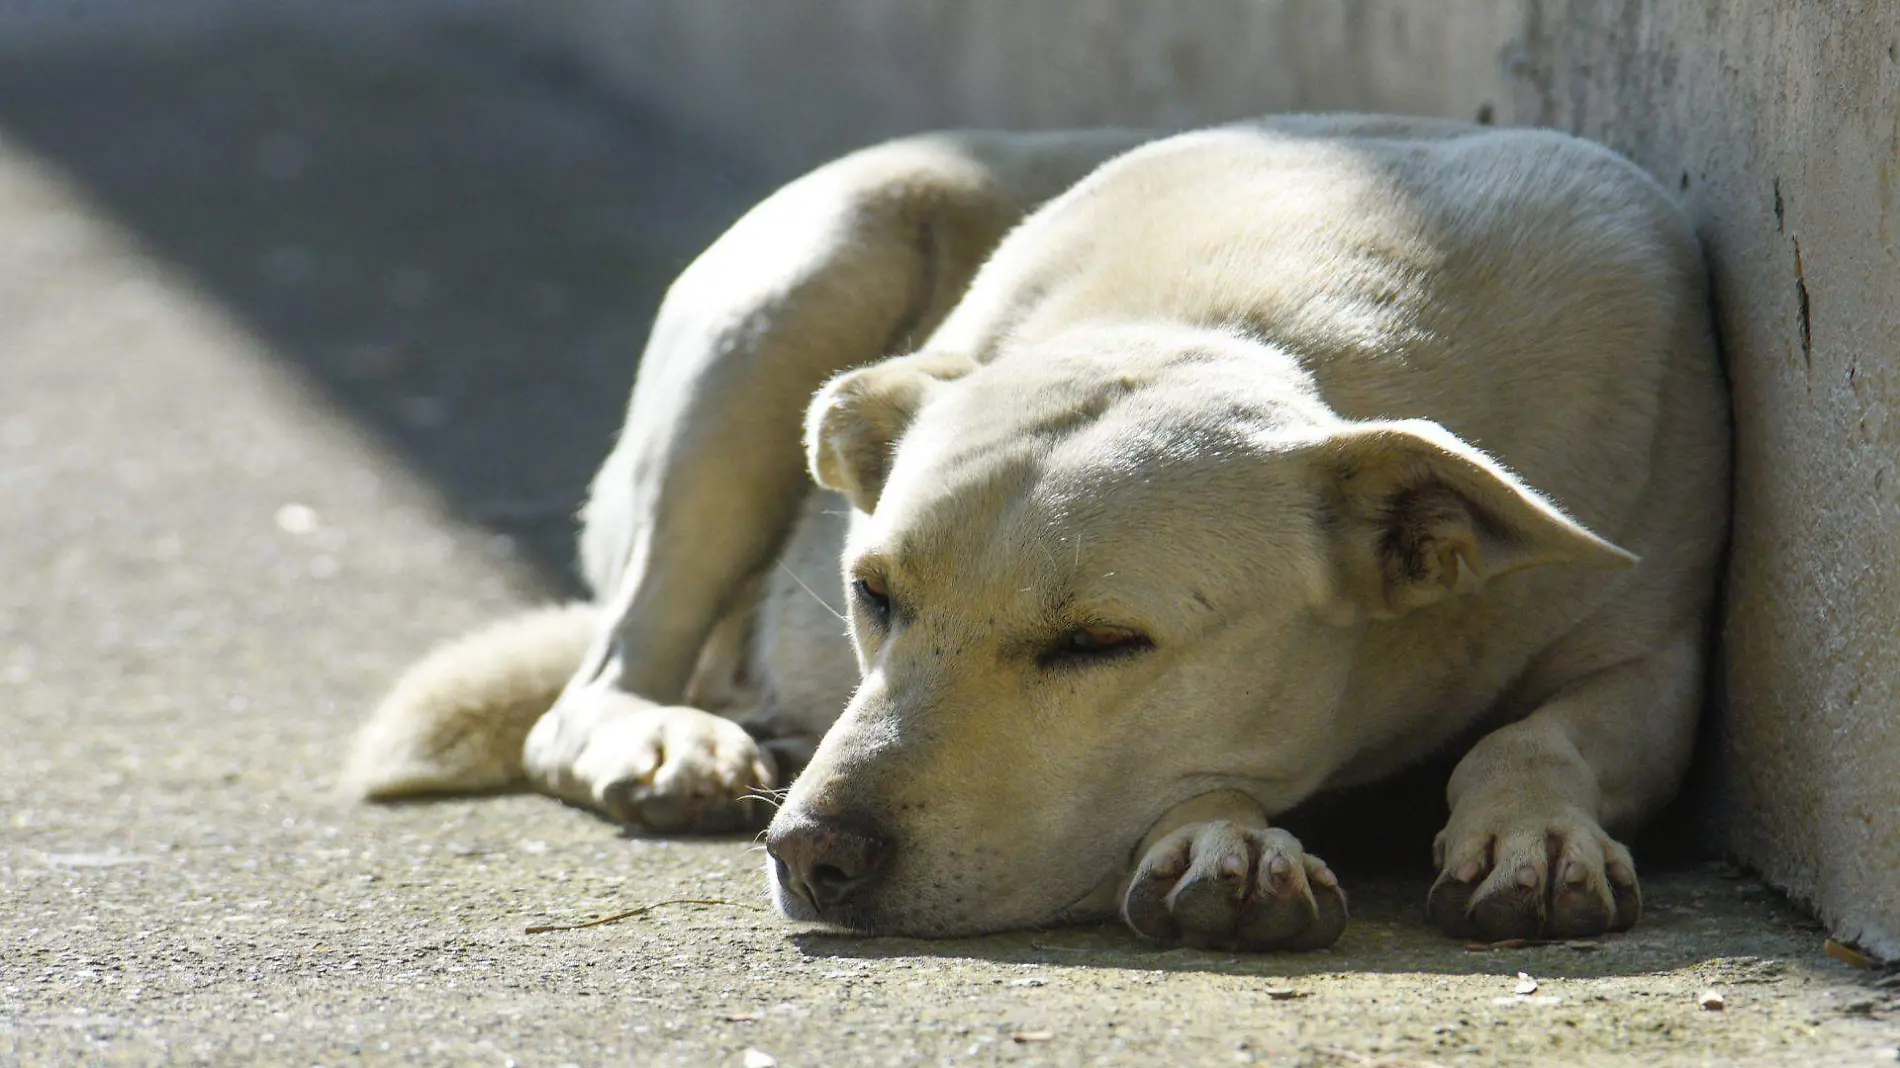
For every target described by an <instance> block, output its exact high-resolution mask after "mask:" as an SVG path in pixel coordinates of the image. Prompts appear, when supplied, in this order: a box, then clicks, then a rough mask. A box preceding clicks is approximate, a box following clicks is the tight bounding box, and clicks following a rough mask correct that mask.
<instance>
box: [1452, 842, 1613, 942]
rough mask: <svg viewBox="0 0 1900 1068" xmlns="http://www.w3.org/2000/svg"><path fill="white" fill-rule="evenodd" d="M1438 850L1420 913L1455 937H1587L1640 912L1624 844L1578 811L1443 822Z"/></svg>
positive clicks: (1603, 931) (1611, 927)
mask: <svg viewBox="0 0 1900 1068" xmlns="http://www.w3.org/2000/svg"><path fill="white" fill-rule="evenodd" d="M1455 823H1456V820H1455V818H1454V824H1455ZM1438 852H1439V873H1438V880H1437V881H1436V882H1435V883H1434V884H1433V885H1432V889H1431V894H1430V896H1429V897H1428V898H1427V899H1426V906H1425V907H1426V913H1427V914H1428V915H1429V916H1430V917H1431V920H1432V922H1433V923H1434V924H1436V925H1437V926H1438V927H1439V928H1440V929H1441V930H1443V931H1444V932H1445V933H1446V934H1449V935H1451V936H1453V937H1455V938H1475V939H1480V940H1483V941H1487V942H1496V941H1503V940H1505V939H1513V938H1588V937H1592V936H1595V935H1600V934H1604V933H1606V932H1610V931H1624V930H1628V929H1629V928H1630V927H1631V926H1633V925H1634V924H1635V923H1636V920H1637V918H1638V917H1639V916H1640V915H1641V913H1642V907H1643V905H1642V891H1641V889H1640V888H1639V886H1638V884H1637V881H1636V865H1635V863H1634V862H1633V861H1631V859H1630V855H1629V850H1628V849H1626V848H1624V847H1623V845H1622V844H1621V843H1620V842H1617V841H1616V840H1615V839H1613V838H1611V837H1610V836H1609V835H1607V834H1605V833H1604V832H1603V830H1602V828H1600V827H1598V826H1597V825H1596V823H1595V822H1594V821H1592V820H1590V819H1587V818H1584V817H1578V816H1568V817H1564V818H1559V819H1552V820H1535V819H1533V820H1518V821H1515V823H1514V824H1513V825H1510V826H1506V827H1500V828H1498V829H1496V830H1492V831H1490V832H1482V831H1468V830H1455V829H1454V828H1447V829H1446V830H1445V831H1444V832H1443V833H1441V834H1440V835H1439V838H1438Z"/></svg>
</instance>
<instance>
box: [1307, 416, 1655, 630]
mask: <svg viewBox="0 0 1900 1068" xmlns="http://www.w3.org/2000/svg"><path fill="white" fill-rule="evenodd" d="M1318 467H1319V472H1318V473H1319V477H1320V479H1321V481H1322V487H1321V492H1322V495H1323V497H1324V499H1326V500H1327V501H1328V503H1329V508H1328V520H1329V525H1330V526H1331V528H1332V529H1331V530H1330V532H1329V534H1330V537H1331V540H1332V545H1333V551H1334V556H1335V560H1336V564H1337V572H1338V575H1339V592H1340V596H1341V601H1342V603H1341V604H1340V605H1339V607H1341V608H1343V609H1345V613H1344V614H1345V615H1346V616H1347V617H1348V618H1360V617H1365V616H1370V617H1372V618H1375V619H1379V618H1391V617H1394V616H1397V615H1401V614H1403V613H1405V612H1408V611H1411V610H1412V609H1414V608H1419V607H1422V606H1424V605H1428V604H1431V603H1433V602H1435V601H1439V600H1441V599H1443V598H1445V597H1448V596H1452V595H1455V594H1463V593H1470V592H1474V591H1476V590H1478V589H1480V588H1482V587H1483V586H1484V584H1485V583H1486V582H1488V581H1489V580H1491V579H1493V578H1496V577H1497V576H1498V575H1501V574H1505V573H1507V572H1510V571H1516V570H1518V569H1521V568H1526V567H1534V566H1538V565H1542V564H1560V563H1581V564H1589V565H1595V566H1602V567H1617V568H1626V567H1633V566H1635V564H1636V563H1637V558H1636V556H1635V555H1634V554H1632V553H1630V552H1628V551H1627V550H1625V549H1623V548H1621V547H1619V546H1617V545H1614V544H1612V543H1610V542H1609V541H1606V540H1604V539H1603V538H1601V537H1598V536H1597V535H1596V534H1594V533H1592V532H1591V531H1590V530H1588V529H1586V528H1585V527H1584V526H1583V525H1582V524H1580V523H1578V522H1577V521H1576V520H1574V519H1572V518H1570V517H1569V516H1567V515H1565V514H1564V513H1563V512H1562V510H1560V509H1559V508H1558V507H1557V506H1556V505H1555V504H1553V503H1551V502H1550V501H1549V500H1547V499H1545V498H1544V497H1543V496H1542V495H1540V494H1539V493H1538V492H1537V491H1536V490H1534V489H1532V488H1531V487H1529V486H1527V485H1525V484H1524V482H1522V481H1521V480H1520V479H1518V478H1517V476H1516V475H1513V474H1512V473H1511V472H1510V471H1508V470H1506V469H1505V468H1504V466H1503V465H1501V464H1499V463H1498V462H1497V461H1496V460H1493V459H1492V458H1491V457H1489V456H1486V455H1485V454H1484V453H1483V452H1481V451H1479V450H1478V449H1476V448H1474V447H1472V446H1471V445H1469V444H1467V443H1465V442H1464V441H1461V440H1460V439H1459V438H1458V437H1457V436H1456V435H1454V434H1452V433H1451V432H1450V431H1448V430H1446V429H1445V428H1444V427H1442V426H1439V425H1438V424H1437V423H1433V422H1429V421H1427V420H1403V421H1396V422H1380V423H1357V424H1353V425H1351V426H1350V427H1348V428H1347V429H1345V430H1343V431H1340V432H1338V433H1336V434H1334V435H1332V436H1331V437H1329V438H1327V439H1326V440H1325V441H1324V442H1322V443H1321V444H1320V445H1319V465H1318Z"/></svg>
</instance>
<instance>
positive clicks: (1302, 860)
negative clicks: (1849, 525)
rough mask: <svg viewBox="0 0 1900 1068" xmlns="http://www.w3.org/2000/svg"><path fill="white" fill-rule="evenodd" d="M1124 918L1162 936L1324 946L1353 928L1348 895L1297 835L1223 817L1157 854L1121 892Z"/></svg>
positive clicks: (1165, 843)
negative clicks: (1349, 926) (1349, 922)
mask: <svg viewBox="0 0 1900 1068" xmlns="http://www.w3.org/2000/svg"><path fill="white" fill-rule="evenodd" d="M1122 918H1123V919H1125V920H1127V921H1128V926H1130V927H1132V928H1134V930H1135V933H1136V934H1139V935H1141V936H1143V937H1145V938H1151V939H1154V940H1155V941H1157V942H1168V943H1182V944H1186V945H1190V946H1198V947H1202V948H1210V949H1212V948H1218V949H1235V950H1251V951H1259V950H1269V949H1295V950H1308V949H1324V948H1326V947H1327V946H1330V945H1332V944H1333V943H1334V942H1335V941H1337V940H1338V938H1339V935H1340V932H1342V931H1344V930H1345V929H1346V895H1345V893H1344V892H1343V891H1341V890H1340V889H1339V880H1338V878H1336V877H1335V876H1334V875H1333V872H1332V869H1330V868H1328V867H1327V866H1326V862H1325V861H1322V860H1320V859H1319V858H1318V857H1314V856H1308V855H1307V853H1306V851H1305V850H1303V849H1301V848H1300V842H1299V839H1297V838H1295V837H1293V836H1292V835H1291V834H1288V833H1287V832H1285V831H1282V830H1279V829H1277V828H1268V829H1258V828H1253V827H1247V826H1244V825H1242V824H1239V823H1231V822H1228V821H1226V820H1216V821H1213V822H1209V823H1196V824H1190V825H1188V826H1186V827H1182V828H1181V829H1179V830H1177V831H1175V832H1173V833H1172V834H1169V835H1168V836H1167V837H1165V838H1163V839H1161V840H1160V841H1159V842H1156V843H1155V844H1154V846H1153V847H1152V848H1151V849H1149V850H1148V854H1147V856H1145V857H1143V858H1142V859H1141V864H1140V865H1139V866H1138V867H1137V868H1136V869H1135V874H1134V876H1133V877H1132V879H1131V880H1130V882H1129V884H1128V889H1127V890H1126V891H1124V892H1123V894H1122Z"/></svg>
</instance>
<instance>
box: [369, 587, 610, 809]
mask: <svg viewBox="0 0 1900 1068" xmlns="http://www.w3.org/2000/svg"><path fill="white" fill-rule="evenodd" d="M599 616H600V609H599V607H598V606H596V605H591V604H569V605H561V606H555V607H548V608H542V609H537V610H535V611H532V612H528V613H525V614H523V615H519V616H516V617H514V618H512V619H507V620H503V621H502V622H500V623H496V624H493V625H491V626H489V627H487V628H484V629H482V630H478V631H475V632H474V633H472V634H468V635H466V636H464V637H461V638H458V639H455V640H454V641H451V642H449V643H447V644H446V645H443V646H441V647H440V648H437V649H436V650H435V651H434V652H432V653H430V654H429V655H428V656H426V657H424V658H423V659H422V660H421V661H419V662H418V663H417V664H415V666H413V667H411V668H410V669H409V670H408V671H407V672H405V673H404V674H403V676H402V678H401V679H399V680H398V681H397V682H396V686H395V688H394V689H392V690H391V691H390V692H389V695H388V696H387V697H385V698H383V703H382V704H381V705H379V706H378V707H377V709H376V711H375V712H374V713H373V714H372V715H371V716H370V719H369V722H368V723H366V724H364V725H363V728H362V730H361V731H359V732H358V733H357V736H356V743H355V749H354V751H353V752H352V754H351V756H350V761H349V764H348V766H347V768H346V770H345V771H344V774H343V781H342V788H343V790H344V791H345V793H346V794H348V795H350V796H353V797H357V798H362V799H365V800H370V801H393V800H397V799H400V798H406V797H417V796H422V795H426V794H458V793H481V792H485V791H492V790H503V789H507V788H510V787H514V786H519V785H520V784H521V782H522V779H523V771H522V760H521V747H522V743H523V742H525V741H526V740H527V737H528V731H529V730H531V729H532V728H533V727H534V723H535V720H537V719H539V718H540V717H541V714H542V713H543V712H546V711H547V710H548V708H549V707H550V706H552V705H553V704H554V701H555V699H556V698H557V697H559V696H560V695H561V690H562V688H563V687H564V686H566V684H567V680H568V678H569V677H570V676H571V675H573V674H574V672H576V671H578V670H580V667H581V662H582V660H583V659H585V657H586V655H587V649H588V645H589V643H590V642H591V641H592V640H593V638H594V629H595V625H596V623H597V622H598V620H599Z"/></svg>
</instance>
